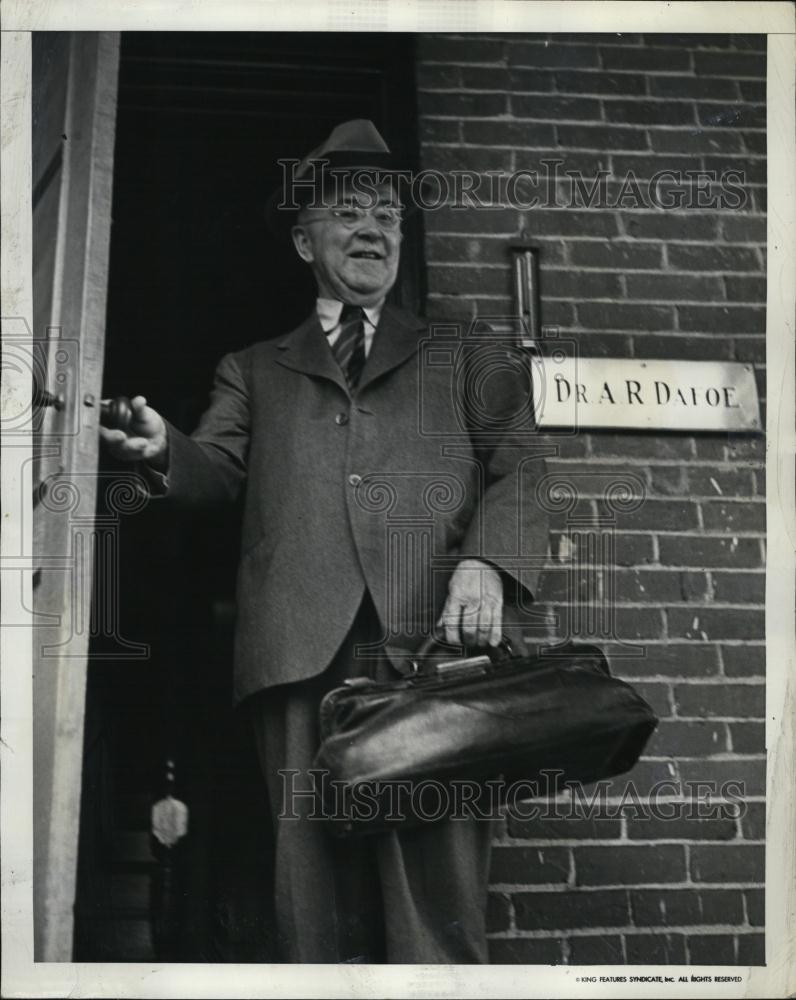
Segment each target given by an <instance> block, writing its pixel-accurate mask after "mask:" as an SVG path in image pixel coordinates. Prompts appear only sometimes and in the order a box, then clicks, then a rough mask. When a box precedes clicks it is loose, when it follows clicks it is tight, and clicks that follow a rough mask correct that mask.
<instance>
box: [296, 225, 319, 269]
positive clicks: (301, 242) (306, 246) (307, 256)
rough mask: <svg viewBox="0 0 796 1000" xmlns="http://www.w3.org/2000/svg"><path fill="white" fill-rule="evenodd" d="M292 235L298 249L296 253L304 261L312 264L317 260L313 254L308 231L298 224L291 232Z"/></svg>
mask: <svg viewBox="0 0 796 1000" xmlns="http://www.w3.org/2000/svg"><path fill="white" fill-rule="evenodd" d="M290 235H291V236H292V237H293V246H294V247H295V248H296V253H297V254H298V255H299V257H301V259H302V260H303V261H306V262H307V263H308V264H311V263H312V262H313V260H314V259H315V255H314V254H313V252H312V242H311V241H310V238H309V234H308V233H307V230H306V229H305V228H304V226H302V225H301V224H300V223H298V224H297V225H295V226H293V228H292V229H291V230H290Z"/></svg>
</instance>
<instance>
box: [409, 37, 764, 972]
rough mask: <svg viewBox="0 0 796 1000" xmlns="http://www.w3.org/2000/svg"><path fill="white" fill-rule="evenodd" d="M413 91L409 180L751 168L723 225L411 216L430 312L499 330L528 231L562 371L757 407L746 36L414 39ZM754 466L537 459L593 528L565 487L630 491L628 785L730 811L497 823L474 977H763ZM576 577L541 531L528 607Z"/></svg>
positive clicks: (608, 450)
mask: <svg viewBox="0 0 796 1000" xmlns="http://www.w3.org/2000/svg"><path fill="white" fill-rule="evenodd" d="M417 74H418V104H419V113H420V131H421V161H422V166H423V167H424V168H434V169H437V170H441V171H451V170H478V171H488V170H494V171H503V172H505V173H510V172H512V171H519V170H533V169H537V170H539V169H540V165H541V161H543V160H545V159H547V160H551V159H556V158H557V159H560V160H562V161H563V163H562V164H561V166H560V167H559V171H560V172H561V173H565V172H566V171H567V170H578V171H581V172H582V173H583V175H584V176H585V177H586V178H587V179H588V178H592V177H594V175H595V172H596V171H598V170H600V169H603V170H606V171H608V172H609V176H608V178H607V180H606V181H605V190H606V194H607V196H609V195H610V194H611V193H613V194H614V195H616V194H617V193H618V191H619V188H620V186H621V184H622V181H623V179H624V178H625V177H626V174H627V171H629V170H631V169H632V170H633V172H634V174H635V177H636V178H637V179H638V180H639V183H640V185H641V188H642V190H643V188H644V187H645V184H646V180H647V179H648V178H649V177H651V176H652V175H653V174H654V173H655V172H656V171H657V170H660V169H671V170H675V171H678V170H679V171H694V170H703V171H704V170H706V171H711V170H715V171H716V172H717V173H718V174H721V173H722V171H725V170H727V169H736V168H737V169H740V170H742V171H744V173H745V183H744V184H743V197H744V199H745V201H744V203H743V204H742V205H740V206H738V205H737V204H736V203H735V202H737V200H738V199H735V202H734V203H733V205H732V206H731V205H729V204H728V205H725V206H724V207H719V206H711V207H699V206H697V207H684V208H681V209H679V210H675V209H671V208H670V209H660V208H657V207H656V206H655V205H654V204H639V203H638V202H637V201H634V200H633V197H629V198H627V199H626V200H625V201H624V202H623V203H622V207H613V202H610V201H608V200H607V199H606V201H605V203H603V204H595V205H593V206H592V207H591V208H589V207H580V208H578V207H574V208H570V207H565V206H566V192H567V184H566V183H562V184H560V185H559V193H560V194H562V198H561V203H562V207H556V206H555V205H554V206H553V207H541V208H534V209H530V210H527V211H522V210H521V209H519V208H517V207H512V206H510V205H508V204H503V205H500V206H498V207H495V208H493V209H490V210H487V209H478V210H470V211H467V212H461V211H456V210H455V209H454V208H452V207H443V208H441V209H439V210H437V211H432V212H427V213H426V214H425V230H426V251H427V252H426V256H427V269H428V270H427V275H428V298H427V311H428V313H429V314H430V315H431V316H440V317H442V316H445V317H449V316H459V317H463V318H469V317H471V316H473V315H475V314H478V315H495V314H499V313H501V312H506V311H507V310H508V311H511V307H512V301H511V294H512V283H511V274H510V270H509V258H508V253H507V244H508V243H509V241H510V239H511V238H512V237H517V236H518V235H520V234H524V235H525V236H527V237H528V238H531V239H533V241H534V242H536V243H537V245H538V246H540V247H541V261H540V263H541V290H542V321H543V323H544V324H546V325H553V326H556V327H558V328H559V330H560V333H561V335H562V336H563V337H567V338H572V339H573V340H574V341H575V342H576V343H577V345H578V349H579V351H580V353H581V354H582V355H584V356H595V355H603V356H609V357H631V358H632V357H637V358H671V359H683V360H686V361H687V360H689V359H690V360H696V359H698V360H705V359H724V360H735V361H743V362H749V363H752V364H753V365H754V367H755V369H756V371H757V373H758V381H759V386H760V390H761V394H763V395H764V393H765V383H764V378H765V370H764V362H765V233H766V221H765V216H764V212H765V180H766V167H765V151H766V134H765V37H761V36H721V35H706V36H687V35H678V36H672V35H667V36H663V35H644V36H639V35H634V36H615V35H610V36H587V35H572V36H562V35H551V36H518V35H514V36H511V35H503V36H442V35H428V36H421V38H420V39H419V44H418V66H417ZM533 189H534V184H533V182H529V184H528V186H527V188H526V189H525V190H526V193H527V192H528V191H532V190H533ZM537 190H538V185H537ZM713 190H714V194H715V192H716V190H717V189H716V188H714V189H713ZM763 457H764V442H763V440H762V439H761V438H760V437H748V436H741V435H736V436H731V435H727V434H724V435H720V434H695V435H687V436H686V435H683V434H676V433H667V434H644V433H632V432H627V433H581V434H579V435H577V436H575V437H573V438H570V439H568V440H566V441H562V442H561V455H560V457H559V458H558V459H556V460H551V462H550V467H551V469H553V470H554V471H561V472H564V473H567V474H571V475H572V476H573V481H575V482H576V483H579V491H580V494H581V496H582V502H581V504H580V507H581V509H586V510H591V511H592V513H593V514H597V513H598V507H599V504H600V496H601V489H602V486H601V477H599V476H598V477H591V478H590V479H587V478H585V477H584V476H583V473H585V472H595V471H596V472H600V473H604V474H605V477H606V478H608V477H611V476H616V475H618V474H622V473H623V472H630V473H632V474H633V475H635V476H637V477H639V478H640V479H641V481H642V483H643V486H644V490H645V492H646V500H645V502H644V503H642V504H641V505H640V506H639V507H638V509H637V510H636V511H634V512H632V513H627V514H625V515H619V516H618V518H617V522H616V536H615V537H616V556H615V561H614V566H613V571H614V573H615V581H616V594H617V601H616V623H617V640H619V641H624V642H633V641H636V642H639V643H642V644H643V645H644V647H645V649H646V655H644V656H637V657H635V658H630V659H627V658H623V657H617V658H616V659H614V661H613V665H614V670H615V672H616V673H618V674H619V675H621V676H623V677H625V678H627V679H629V680H631V681H632V682H634V683H635V684H637V686H638V688H639V690H640V691H641V692H642V693H643V694H644V695H645V696H646V697H648V699H649V700H650V701H651V702H652V704H653V705H654V706H655V708H656V710H657V711H658V713H659V715H660V718H661V723H660V726H659V729H658V731H657V732H656V734H655V735H654V737H653V739H652V741H651V743H650V744H649V746H648V748H647V751H646V754H645V756H644V758H643V759H642V761H641V762H640V763H639V765H638V766H637V768H636V769H635V770H634V772H633V773H632V775H631V777H632V778H633V781H634V784H635V788H636V789H637V790H638V792H639V794H640V795H641V796H642V801H643V797H644V795H645V794H648V793H649V790H650V788H651V786H652V785H653V784H654V783H655V782H656V781H659V780H661V779H669V780H672V781H674V782H677V783H679V784H678V788H679V789H682V788H683V783H685V782H688V781H693V780H704V781H710V780H713V781H715V782H717V783H718V784H721V783H722V782H724V781H726V780H728V779H729V780H736V781H740V782H743V783H744V787H745V793H744V795H745V798H744V807H745V810H744V811H743V815H740V816H739V815H736V814H735V811H734V810H732V809H731V808H723V809H721V810H719V815H717V816H716V817H714V818H710V819H707V818H701V817H689V816H688V815H687V811H686V810H684V809H682V808H681V810H680V816H679V818H675V819H671V820H662V819H650V818H646V819H645V818H643V817H642V816H641V815H639V814H638V812H637V811H634V810H633V809H632V808H626V809H624V810H622V815H616V813H617V812H618V811H619V810H617V809H613V810H610V809H608V808H605V809H604V810H603V811H602V812H601V813H598V814H597V815H596V816H591V817H589V816H587V815H586V814H585V812H584V811H583V810H581V812H583V815H581V816H580V817H579V818H566V819H547V820H522V819H519V818H512V819H510V820H509V821H508V822H507V823H506V824H505V825H504V827H503V829H502V832H501V834H500V837H499V839H498V841H497V842H496V849H495V860H494V865H493V870H492V892H491V895H490V909H489V926H490V932H491V947H492V959H493V961H495V962H529V963H559V962H568V963H572V964H582V963H617V962H628V963H650V962H661V963H664V962H671V963H686V962H690V963H692V964H701V963H709V964H717V963H727V964H733V963H738V964H762V963H763V961H764V950H763V919H764V918H763V882H764V841H763V837H764V799H763V795H764V781H765V757H764V721H763V720H764V702H765V688H764V647H763V640H764V529H765V504H764V496H763V491H764V485H765V472H764V465H763ZM578 477H580V479H579V478H578ZM589 482H590V483H591V485H590V486H589V487H587V486H586V485H585V484H586V483H589ZM603 485H604V484H603ZM573 558H577V552H576V551H574V549H573V544H572V542H571V540H570V539H569V532H568V528H567V525H566V523H565V522H564V520H563V518H560V519H559V520H558V521H557V522H556V523H555V524H554V526H553V531H552V532H551V544H550V553H549V568H548V570H547V571H546V572H545V573H544V574H543V578H542V583H541V586H540V593H539V595H538V597H539V600H540V601H542V602H549V604H550V606H554V607H556V608H557V609H558V610H559V611H561V610H564V611H565V610H566V607H567V604H568V602H569V594H570V591H569V590H568V587H567V570H568V567H569V565H570V563H571V560H572V559H573ZM597 575H598V576H602V575H603V574H600V573H598V574H597ZM614 649H615V651H616V650H617V649H618V647H614ZM624 787H625V786H624V784H623V783H622V782H621V781H617V782H615V783H614V785H612V788H611V793H612V795H613V798H609V799H607V800H606V801H607V803H608V804H609V805H611V804H613V805H616V804H617V803H618V801H619V797H620V796H621V794H622V790H623V789H624ZM675 798H676V799H678V801H679V802H680V806H681V807H682V805H683V800H684V798H685V797H684V796H683V795H675ZM675 804H676V803H675Z"/></svg>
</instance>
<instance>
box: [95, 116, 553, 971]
mask: <svg viewBox="0 0 796 1000" xmlns="http://www.w3.org/2000/svg"><path fill="white" fill-rule="evenodd" d="M390 169H391V168H390V159H389V149H388V148H387V146H386V144H385V143H384V141H383V139H382V138H381V136H380V135H379V134H378V132H377V131H376V129H375V127H374V126H373V125H372V124H371V123H370V122H364V121H355V122H347V123H345V124H343V125H340V126H338V127H337V128H336V129H335V130H334V131H333V132H332V134H331V135H330V136H329V138H328V139H327V140H326V142H325V143H324V144H323V145H322V146H321V147H319V149H317V150H315V151H313V153H311V154H310V155H309V156H308V157H307V158H306V160H305V161H303V162H302V163H301V164H300V165H299V167H298V169H297V170H296V171H295V172H294V174H293V178H292V180H293V182H294V184H293V189H292V190H287V191H282V192H281V195H282V197H283V199H284V200H283V205H287V206H288V207H287V208H285V209H283V211H284V212H287V211H288V210H289V209H290V207H291V204H292V207H293V208H296V205H297V203H292V201H291V199H292V197H293V196H295V197H297V198H298V199H299V203H298V207H297V211H296V212H295V214H294V215H292V216H290V218H291V221H292V223H293V224H292V228H291V235H292V241H293V244H294V246H295V249H296V251H297V252H298V254H299V255H300V257H301V258H302V259H303V260H304V261H306V262H307V264H308V265H309V267H310V268H311V269H312V272H313V274H314V276H315V279H316V283H317V288H318V298H317V301H316V302H315V305H314V308H313V310H312V312H311V313H310V315H309V316H308V318H307V319H306V320H305V322H303V323H302V324H301V325H300V326H299V327H298V328H297V329H295V330H293V331H292V332H291V333H288V334H287V335H286V336H282V337H279V338H277V339H271V340H266V341H263V342H260V343H256V344H254V345H252V346H251V347H249V348H247V349H245V350H243V351H240V352H238V353H235V354H232V355H228V356H226V357H224V358H223V359H222V360H221V362H220V364H219V366H218V369H217V372H216V380H215V386H214V389H213V394H212V398H211V403H210V406H209V408H208V410H207V412H206V413H205V414H204V416H203V418H202V420H201V422H200V425H199V427H198V429H197V430H196V431H195V432H194V434H192V435H191V436H190V437H188V436H186V435H184V434H182V433H181V432H179V431H178V430H177V429H176V428H174V427H172V426H170V425H168V424H167V423H166V422H165V421H164V420H163V419H162V418H161V417H160V416H159V415H158V414H157V413H156V412H155V411H154V410H153V409H152V408H151V407H149V406H148V405H147V403H146V400H145V399H143V398H142V397H140V396H139V397H136V398H135V399H133V400H132V405H133V411H134V419H133V423H132V425H131V427H130V429H129V430H128V431H121V430H103V432H102V433H103V437H104V439H105V441H106V444H107V445H108V447H109V448H110V449H111V450H112V452H113V453H114V454H115V455H116V456H117V457H120V458H123V459H127V460H131V461H143V462H144V463H145V465H146V467H147V468H148V469H149V470H150V475H151V476H152V478H153V480H158V484H159V485H158V490H159V491H160V492H162V493H165V494H166V495H167V496H168V497H171V498H173V499H174V500H175V501H177V502H180V503H182V504H192V505H201V506H205V507H208V506H212V505H214V504H220V503H226V502H229V501H232V500H234V499H235V498H236V497H237V496H238V495H239V494H240V493H241V491H243V492H244V493H245V506H244V521H243V535H242V550H241V562H240V568H239V576H238V589H237V604H238V615H237V624H236V646H235V697H236V700H237V701H238V702H239V703H242V708H243V710H244V711H247V712H248V714H249V716H250V718H251V721H252V725H253V728H254V734H255V739H256V741H257V747H258V752H259V756H260V760H261V764H262V769H263V774H264V778H265V783H266V786H267V789H268V794H269V801H270V807H271V811H272V815H273V818H274V823H275V831H276V838H275V839H276V857H275V865H274V886H275V901H276V912H277V919H278V923H279V928H278V929H279V937H280V940H281V943H282V947H283V949H284V957H285V959H286V960H288V961H297V962H345V961H355V962H381V961H386V962H392V963H398V962H445V963H463V962H484V961H486V960H487V948H486V938H485V904H486V888H487V878H488V867H489V848H490V841H491V837H492V834H493V829H492V825H491V823H490V822H487V821H479V820H476V819H472V818H470V819H468V820H449V821H443V822H437V823H434V824H429V825H427V826H423V827H421V828H420V829H412V830H409V829H407V830H396V831H391V832H389V833H386V834H383V835H378V836H371V837H365V838H361V839H350V840H347V839H345V838H338V837H333V836H330V834H329V832H328V830H327V828H326V826H325V825H324V823H321V822H318V821H317V820H312V819H310V818H309V814H310V812H311V811H312V810H313V808H314V806H313V805H312V804H311V803H310V801H309V798H308V796H306V795H301V794H299V795H293V797H292V799H291V800H290V801H289V802H288V801H286V795H287V791H288V790H292V791H293V792H295V791H296V790H297V789H299V791H301V790H303V789H304V787H305V786H303V785H300V783H298V782H297V780H296V775H304V774H305V773H306V771H307V770H308V769H309V768H311V766H312V761H313V757H314V755H315V752H316V751H317V748H318V743H319V735H318V719H317V716H318V705H319V702H320V700H321V698H322V697H323V695H324V694H325V693H326V692H327V691H328V690H330V689H331V688H332V687H334V686H336V685H338V684H340V683H342V681H343V680H344V679H346V678H350V677H353V676H360V675H369V676H374V677H377V678H387V677H389V676H390V675H391V673H392V671H393V666H392V664H393V663H394V661H395V658H396V657H398V656H400V655H402V654H401V651H402V650H403V651H406V650H411V649H413V648H416V647H417V645H418V644H419V642H420V641H421V639H422V638H423V637H424V634H427V633H428V631H429V630H430V628H431V627H433V626H434V625H435V623H437V622H438V621H440V622H442V623H443V625H444V628H445V636H446V639H447V640H448V641H449V642H453V643H461V644H465V645H486V644H497V643H498V642H499V640H500V637H501V632H502V628H503V607H504V588H506V587H508V588H509V589H510V590H511V592H512V597H513V598H516V597H517V596H518V595H519V594H520V593H522V592H523V590H528V591H532V589H533V587H534V585H535V569H534V567H535V566H537V565H538V562H539V560H540V557H541V556H542V555H543V553H544V551H545V549H546V522H545V518H544V516H543V514H542V512H541V511H540V510H539V508H538V507H537V506H536V505H535V503H534V500H533V496H534V490H533V487H534V484H535V481H536V480H537V478H538V477H539V476H540V475H541V474H542V472H543V470H542V468H541V467H540V466H541V464H542V463H541V462H540V461H538V460H536V461H532V460H530V459H529V457H528V453H527V448H526V450H525V451H523V442H525V443H526V444H527V440H528V439H527V437H524V436H523V434H524V431H526V430H527V421H525V426H520V424H521V423H522V421H520V422H519V423H518V420H517V414H521V415H523V414H525V413H526V411H528V410H529V409H530V408H529V406H528V405H527V403H528V400H527V399H526V400H524V401H522V400H520V403H519V406H517V405H516V403H517V401H516V399H515V400H514V401H513V403H511V404H510V405H508V404H507V401H510V400H511V395H512V394H511V392H510V391H509V392H508V393H507V392H506V390H505V384H504V386H503V388H501V389H499V390H498V391H497V392H495V391H494V387H493V392H492V395H493V397H495V398H494V400H493V402H494V407H493V410H494V412H493V413H492V416H494V419H491V417H490V418H489V419H486V420H484V419H482V420H481V425H480V426H479V422H478V421H477V420H476V421H475V422H474V421H473V420H472V419H470V418H468V416H467V414H468V411H469V410H472V409H473V407H472V406H471V405H469V404H471V403H473V399H468V398H466V397H467V396H468V392H469V390H467V389H465V390H464V397H465V398H464V399H462V391H463V390H462V389H461V386H458V385H456V384H454V383H455V381H456V380H455V379H454V378H453V374H454V369H455V367H456V366H455V362H454V359H453V358H452V357H451V356H450V355H451V350H450V344H449V343H447V342H446V343H447V353H446V352H444V351H443V352H442V353H440V351H436V354H435V351H434V348H435V346H439V345H438V342H437V341H435V339H434V338H433V337H430V336H429V331H428V329H427V326H426V324H425V323H424V322H422V321H421V320H419V319H417V318H416V317H414V316H411V315H409V314H407V313H405V312H403V311H401V310H398V309H396V308H395V307H393V306H391V305H390V304H388V303H387V302H386V297H387V294H388V292H389V291H390V289H391V288H392V286H393V284H394V283H395V280H396V274H397V268H398V262H399V254H400V246H401V206H400V204H399V202H398V199H397V185H396V184H395V183H394V177H395V175H394V174H393V173H391V172H390ZM363 171H364V172H365V173H366V174H367V177H366V179H368V180H369V181H370V183H369V184H368V185H363V184H362V183H360V182H361V180H362V177H363ZM310 180H311V181H312V182H311V183H310ZM332 180H333V181H334V182H335V183H330V181H332ZM283 217H284V216H283ZM274 294H278V290H276V289H275V290H274ZM448 329H450V328H448ZM454 353H455V351H454ZM487 353H489V352H487ZM493 354H494V352H493ZM500 367H501V366H500V365H497V369H500ZM487 374H488V373H487ZM498 374H500V372H499V371H498ZM488 381H489V380H488V379H487V382H488ZM482 388H483V387H482ZM473 395H474V399H475V401H476V402H478V403H479V405H480V406H481V410H480V411H479V412H481V416H482V417H483V416H484V414H483V412H482V411H483V405H484V404H483V399H484V398H485V397H484V393H483V392H481V389H477V390H476V391H474V393H473ZM488 396H489V391H487V392H486V397H488ZM475 409H478V407H475ZM490 412H492V411H490ZM487 416H489V415H488V414H487ZM523 419H524V417H523ZM521 505H522V509H521ZM392 676H397V674H394V673H392ZM286 775H289V776H290V781H289V782H287V783H286V777H285V776H286Z"/></svg>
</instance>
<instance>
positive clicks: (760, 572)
mask: <svg viewBox="0 0 796 1000" xmlns="http://www.w3.org/2000/svg"><path fill="white" fill-rule="evenodd" d="M739 499H740V500H744V499H746V498H744V497H740V498H739ZM561 565H562V566H566V565H567V564H566V563H562V564H561ZM589 566H590V567H594V568H599V569H611V570H613V571H614V572H615V573H618V574H630V573H642V574H643V573H683V572H689V573H708V572H710V573H723V574H725V575H729V574H735V573H738V572H740V571H741V570H740V569H739V568H738V567H732V566H727V567H715V566H710V567H704V568H699V567H697V568H695V567H693V566H684V567H678V566H669V565H666V566H661V567H660V568H658V567H654V568H649V566H647V565H644V566H638V567H634V566H616V565H615V564H614V563H589ZM551 568H552V567H545V569H551ZM742 572H744V573H754V574H755V575H757V576H765V572H766V570H765V567H764V566H752V567H750V568H749V569H744V570H742ZM663 603H666V602H665V601H664V602H663ZM711 606H714V607H715V605H711Z"/></svg>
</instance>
